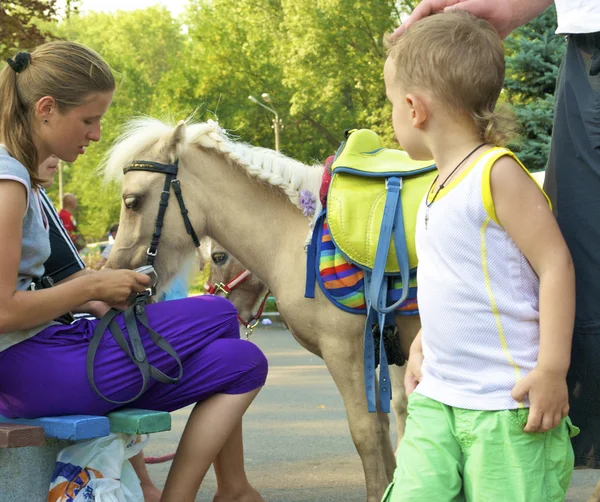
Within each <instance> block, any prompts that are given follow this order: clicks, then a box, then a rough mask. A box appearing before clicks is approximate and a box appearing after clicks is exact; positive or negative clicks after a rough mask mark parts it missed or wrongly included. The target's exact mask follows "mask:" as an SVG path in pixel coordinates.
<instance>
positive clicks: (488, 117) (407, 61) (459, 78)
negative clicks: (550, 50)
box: [389, 11, 514, 145]
mask: <svg viewBox="0 0 600 502" xmlns="http://www.w3.org/2000/svg"><path fill="white" fill-rule="evenodd" d="M389 45H390V47H389V58H390V59H391V60H392V62H393V63H394V68H395V79H396V82H397V83H398V84H400V87H401V88H402V91H403V92H415V91H418V90H427V91H429V92H431V93H432V95H433V96H434V98H435V99H436V100H437V101H438V102H441V103H442V104H445V105H447V106H449V107H450V108H451V109H453V110H455V111H457V112H459V113H461V114H463V115H466V116H468V117H470V118H471V119H472V120H473V123H474V124H475V126H476V128H477V130H478V131H479V134H480V138H481V140H482V141H485V142H487V143H491V144H495V145H504V144H505V143H506V141H507V140H509V139H510V137H511V136H512V133H513V131H514V123H513V119H512V116H507V114H506V113H498V112H495V107H496V102H497V101H498V97H499V96H500V92H501V91H502V87H503V85H504V47H503V45H502V40H501V38H500V36H499V35H498V33H497V32H496V30H495V29H494V28H493V27H492V26H491V25H490V24H489V23H488V22H487V21H485V20H483V19H478V18H475V17H473V16H472V15H470V14H468V13H466V12H459V11H456V12H451V13H444V14H436V15H433V16H430V17H427V18H425V19H422V20H420V21H418V22H417V23H415V24H414V25H413V26H411V27H410V28H409V29H408V30H407V31H406V33H405V34H404V35H402V36H401V37H399V38H398V39H396V40H394V41H393V42H391V43H390V44H389Z"/></svg>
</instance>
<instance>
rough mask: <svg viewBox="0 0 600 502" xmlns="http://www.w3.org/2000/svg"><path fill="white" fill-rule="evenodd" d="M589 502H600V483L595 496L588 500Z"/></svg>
mask: <svg viewBox="0 0 600 502" xmlns="http://www.w3.org/2000/svg"><path fill="white" fill-rule="evenodd" d="M587 502H600V481H598V484H597V485H596V489H595V490H594V493H593V495H592V496H591V497H590V498H589V499H588V500H587Z"/></svg>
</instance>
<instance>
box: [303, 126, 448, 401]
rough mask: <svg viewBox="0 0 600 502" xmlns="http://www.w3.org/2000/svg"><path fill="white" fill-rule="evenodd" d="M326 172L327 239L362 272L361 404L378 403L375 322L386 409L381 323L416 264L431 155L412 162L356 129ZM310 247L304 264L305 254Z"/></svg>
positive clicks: (390, 320) (389, 321)
mask: <svg viewBox="0 0 600 502" xmlns="http://www.w3.org/2000/svg"><path fill="white" fill-rule="evenodd" d="M331 173H332V174H331V176H332V177H331V183H330V185H329V192H328V195H327V209H326V211H327V222H328V225H329V233H330V234H331V240H332V241H333V243H334V245H335V247H336V248H337V249H338V250H339V251H340V252H341V253H342V254H343V255H344V256H345V257H346V258H347V259H348V261H349V262H351V263H353V264H355V265H357V266H358V267H360V268H361V269H362V270H363V272H364V296H365V304H366V315H367V321H366V324H365V333H364V361H365V389H366V394H367V406H368V409H369V411H370V412H375V411H376V410H377V407H376V404H375V397H376V390H375V340H374V335H373V329H374V328H376V327H377V325H378V326H379V354H380V356H379V361H380V369H379V406H380V409H381V410H382V411H384V412H389V409H390V399H391V387H390V382H389V369H388V360H387V356H386V352H385V345H384V326H385V325H393V326H394V327H395V320H394V315H395V314H394V311H395V310H396V308H397V307H398V306H399V305H401V304H402V303H403V302H404V301H405V300H406V298H407V296H408V292H409V288H410V279H411V274H412V277H414V272H415V271H416V267H417V255H416V250H415V226H416V218H417V211H418V208H419V205H420V203H421V201H422V200H423V197H424V196H425V193H426V192H427V190H428V188H429V187H430V186H431V183H432V182H433V179H434V177H435V175H436V169H435V165H434V163H433V161H431V162H419V161H415V160H412V159H411V158H410V157H409V156H408V154H407V153H406V152H403V151H401V150H392V149H388V148H384V147H383V142H382V141H381V138H380V137H379V136H378V135H377V134H376V133H375V132H373V131H371V130H369V129H359V130H356V129H355V130H352V131H348V132H347V133H346V141H345V142H343V143H342V144H341V146H340V148H339V149H338V151H337V153H336V156H335V160H334V161H333V164H332V167H331ZM313 240H314V235H313ZM311 246H312V244H311ZM311 246H309V251H308V254H307V263H310V262H311V260H312V258H311V256H310V255H311V253H312V251H311V249H312V247H311ZM309 266H310V265H309ZM390 276H393V277H394V278H399V279H400V280H401V282H402V293H401V295H400V298H399V299H398V300H396V301H392V302H391V304H389V305H388V303H387V302H388V289H389V281H388V278H389V277H390ZM309 280H310V281H312V278H311V276H310V274H309V273H307V291H309V290H311V288H309V287H308V286H309ZM306 296H309V295H306Z"/></svg>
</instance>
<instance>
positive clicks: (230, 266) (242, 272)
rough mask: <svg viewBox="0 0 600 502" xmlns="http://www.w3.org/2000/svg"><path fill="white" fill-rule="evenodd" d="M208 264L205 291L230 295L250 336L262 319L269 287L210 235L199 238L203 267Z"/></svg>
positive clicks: (201, 265)
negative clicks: (208, 270) (208, 269)
mask: <svg viewBox="0 0 600 502" xmlns="http://www.w3.org/2000/svg"><path fill="white" fill-rule="evenodd" d="M207 264H208V265H209V267H210V272H209V276H208V280H207V282H206V284H204V291H205V292H206V293H207V294H211V295H220V296H225V297H226V298H228V299H229V300H230V301H231V303H233V304H234V305H235V308H236V309H237V311H238V321H239V322H240V324H241V325H242V326H243V327H244V328H246V334H247V336H249V335H250V334H251V333H252V331H253V329H254V328H255V327H256V326H257V324H258V322H259V320H260V317H261V315H262V311H263V309H264V306H265V303H266V301H267V298H268V296H269V293H270V291H269V288H267V287H266V286H265V285H264V284H263V283H262V282H261V281H260V279H258V278H257V277H256V276H255V275H253V274H252V273H251V272H250V271H249V270H248V269H247V268H246V267H244V265H242V264H241V263H240V261H239V260H238V259H237V258H236V257H235V256H233V255H232V254H231V253H230V252H229V251H227V250H226V249H225V248H224V247H223V246H221V245H220V244H219V243H218V242H216V241H214V240H212V239H211V238H210V237H204V238H203V239H202V240H201V241H200V270H204V267H205V266H206V265H207Z"/></svg>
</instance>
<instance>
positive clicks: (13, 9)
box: [0, 0, 57, 61]
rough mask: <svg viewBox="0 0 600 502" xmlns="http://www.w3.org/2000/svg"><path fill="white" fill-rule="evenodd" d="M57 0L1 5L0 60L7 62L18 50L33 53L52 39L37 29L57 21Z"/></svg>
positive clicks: (44, 31) (38, 0) (27, 0)
mask: <svg viewBox="0 0 600 502" xmlns="http://www.w3.org/2000/svg"><path fill="white" fill-rule="evenodd" d="M56 3H57V2H56V0H19V1H17V2H15V1H4V0H2V2H0V57H2V60H3V61H4V60H5V59H6V58H7V57H10V56H14V53H15V52H17V51H19V50H32V49H34V48H35V47H36V46H38V45H40V44H42V43H44V42H46V41H47V40H49V39H50V38H52V36H51V34H50V33H49V32H48V31H47V30H45V29H43V28H40V27H39V26H38V24H39V23H43V22H48V21H50V22H55V21H56V19H57V17H56V16H57V13H56Z"/></svg>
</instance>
